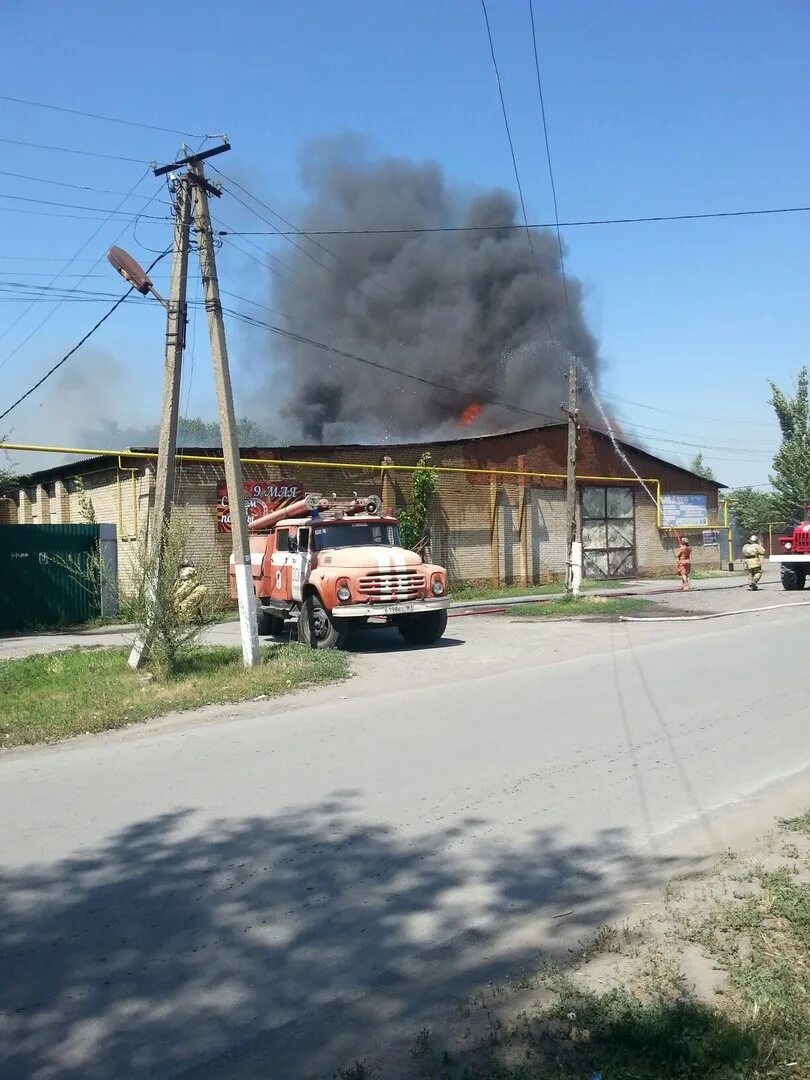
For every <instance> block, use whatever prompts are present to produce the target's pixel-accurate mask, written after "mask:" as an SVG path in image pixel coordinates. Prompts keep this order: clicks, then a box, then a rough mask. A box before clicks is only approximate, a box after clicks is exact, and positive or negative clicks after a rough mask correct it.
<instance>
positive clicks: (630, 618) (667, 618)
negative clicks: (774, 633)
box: [619, 600, 810, 622]
mask: <svg viewBox="0 0 810 1080" xmlns="http://www.w3.org/2000/svg"><path fill="white" fill-rule="evenodd" d="M792 607H810V600H799V601H798V602H797V601H794V602H793V603H792V604H767V605H766V606H765V607H756V608H739V609H738V610H737V611H711V612H707V613H706V614H705V615H650V616H648V617H647V618H645V617H644V616H643V615H620V616H619V622H702V621H704V620H706V619H727V618H728V617H729V616H730V615H756V614H757V612H760V611H777V610H778V609H780V608H792Z"/></svg>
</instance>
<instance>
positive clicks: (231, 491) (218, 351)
mask: <svg viewBox="0 0 810 1080" xmlns="http://www.w3.org/2000/svg"><path fill="white" fill-rule="evenodd" d="M188 177H189V179H190V181H191V183H192V184H193V189H194V224H195V226H196V229H197V246H198V248H199V252H200V270H201V273H202V282H203V292H204V295H205V310H206V313H207V315H208V334H209V337H210V340H211V360H212V362H213V365H214V385H215V387H216V393H217V406H218V409H219V426H220V431H221V433H222V454H223V457H224V458H225V481H226V484H227V487H228V505H229V507H230V511H231V532H232V534H233V564H234V574H235V577H236V595H237V602H238V604H239V624H240V627H241V632H242V657H243V660H244V664H245V667H255V666H256V665H257V664H258V663H259V659H260V654H259V636H258V630H257V625H256V598H255V595H254V591H253V573H252V566H251V560H250V543H249V540H248V529H247V511H246V509H245V490H244V485H243V482H242V463H241V461H240V460H239V438H238V436H237V433H236V416H235V414H234V408H233V393H232V391H231V376H230V371H229V369H228V347H227V344H226V342H225V324H224V323H223V321H222V303H221V302H220V298H219V281H218V279H217V264H216V260H215V258H214V239H213V234H212V231H211V217H210V215H209V212H208V194H209V191H210V192H211V193H213V194H214V195H217V196H218V195H219V191H218V190H217V189H216V188H212V187H210V185H209V184H208V182H207V180H206V179H205V176H204V175H203V169H202V164H201V163H200V160H199V158H193V159H192V160H190V161H189V165H188Z"/></svg>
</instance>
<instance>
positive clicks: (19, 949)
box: [0, 593, 810, 1080]
mask: <svg viewBox="0 0 810 1080" xmlns="http://www.w3.org/2000/svg"><path fill="white" fill-rule="evenodd" d="M789 599H792V598H788V597H784V596H783V595H782V594H781V593H780V594H778V595H777V594H775V593H774V594H773V595H770V596H765V595H764V594H760V598H759V600H757V598H756V597H754V596H752V598H751V600H752V604H753V603H754V602H756V604H759V603H761V604H763V605H764V604H766V603H773V602H775V601H782V600H785V601H787V600H789ZM808 632H810V607H800V608H798V609H796V610H792V611H791V610H780V611H776V612H767V613H762V614H759V615H757V614H746V615H743V616H741V617H738V618H735V619H733V620H722V621H718V622H709V623H697V624H678V625H677V626H666V625H661V624H656V625H649V626H643V625H635V624H633V625H616V624H612V625H611V624H590V625H576V624H553V625H549V624H543V623H538V622H530V621H527V620H525V619H521V616H520V614H519V612H515V613H514V614H510V615H508V616H501V617H494V616H477V617H469V618H463V619H456V620H454V621H453V622H452V623H451V626H450V629H449V631H448V637H447V639H446V640H445V642H444V643H443V644H442V645H441V646H440V647H436V648H434V649H430V650H424V651H414V650H407V649H402V648H399V647H398V646H397V645H395V644H394V642H393V641H391V642H389V643H387V644H385V643H383V644H384V645H385V647H383V648H381V649H379V648H374V647H373V646H372V645H369V647H368V649H367V651H365V652H364V653H363V654H362V655H360V657H359V658H358V661H357V663H358V671H359V675H358V677H357V678H355V679H353V680H351V681H350V682H349V683H347V684H345V685H344V686H341V687H337V688H331V689H328V690H326V691H323V692H321V693H316V692H307V693H304V694H301V695H299V696H297V697H295V698H293V699H290V700H287V701H286V702H278V703H275V704H272V703H266V702H264V703H260V704H252V705H248V706H244V707H240V708H238V709H236V708H232V709H230V710H227V711H225V712H223V710H221V709H220V710H207V711H206V712H204V713H202V714H198V715H195V716H194V717H189V716H186V717H175V718H169V719H167V720H165V721H161V722H158V723H156V724H150V725H144V726H141V727H133V728H130V729H127V730H125V731H122V732H115V733H111V734H109V735H106V736H100V737H95V738H90V739H77V740H73V741H72V742H70V743H67V744H63V745H61V746H59V747H50V748H41V749H35V750H22V751H15V752H9V753H7V754H4V755H3V756H2V758H0V822H1V823H2V827H1V828H0V866H1V867H2V869H0V1076H2V1077H3V1078H4V1080H12V1078H17V1077H20V1078H23V1077H24V1078H26V1080H32V1078H46V1077H60V1078H73V1077H76V1078H78V1077H82V1078H94V1077H99V1078H102V1077H103V1078H105V1080H107V1078H110V1077H152V1076H155V1077H167V1076H171V1075H175V1074H177V1073H181V1072H183V1071H184V1070H185V1071H186V1073H187V1075H188V1076H193V1077H195V1078H196V1077H201V1078H202V1077H243V1076H244V1077H248V1076H250V1077H253V1076H255V1077H274V1078H275V1077H279V1078H285V1080H286V1078H291V1080H292V1078H298V1077H307V1076H318V1075H327V1076H331V1075H332V1074H333V1072H334V1070H335V1069H336V1068H337V1067H338V1066H342V1065H345V1064H347V1063H349V1062H351V1061H352V1059H353V1058H354V1057H355V1056H363V1054H364V1053H365V1052H367V1051H368V1050H369V1048H370V1047H372V1048H373V1045H374V1043H375V1040H376V1041H377V1043H379V1041H380V1040H381V1039H383V1038H389V1037H405V1035H406V1034H407V1033H408V1032H410V1033H414V1032H415V1031H417V1030H418V1029H419V1027H420V1026H421V1025H422V1023H424V1022H426V1021H428V1020H429V1019H430V1018H431V1017H435V1016H436V1014H437V1011H439V1010H441V1009H442V1008H443V1007H445V1006H446V1005H447V1003H448V1002H452V1001H453V1000H454V999H455V998H457V997H459V996H461V995H463V994H464V993H465V992H470V991H473V990H475V988H476V987H477V986H479V985H482V984H485V983H486V981H487V980H488V979H491V978H500V977H502V976H503V974H504V973H505V972H506V971H509V970H514V969H516V968H519V967H520V966H522V965H524V964H527V963H528V964H532V963H536V962H537V961H538V959H539V958H540V957H549V956H556V955H563V956H564V955H566V953H567V950H568V948H569V946H571V945H572V943H573V942H575V941H576V940H577V939H578V938H581V937H582V936H583V935H584V934H586V933H587V932H588V931H589V930H590V929H592V928H594V927H595V926H598V925H600V924H601V923H604V922H605V921H608V920H613V919H617V918H620V917H622V915H623V914H624V913H625V912H626V911H627V910H628V905H629V904H631V903H632V902H633V900H634V899H637V898H638V896H639V894H640V893H642V892H644V891H645V890H648V889H655V888H657V887H660V885H661V884H662V883H663V882H664V881H665V880H667V879H668V878H670V877H671V876H673V875H675V874H687V873H691V872H693V871H696V870H697V869H698V868H699V866H700V865H701V858H702V857H703V856H705V855H707V854H712V853H714V854H716V853H718V852H719V851H721V850H722V849H723V847H724V846H725V844H726V843H727V839H726V835H727V834H726V832H724V824H723V823H724V820H725V819H724V816H723V812H724V808H729V807H733V806H735V805H738V804H739V803H740V802H743V803H749V802H750V800H751V798H752V797H753V796H754V794H755V793H758V792H763V791H764V790H768V791H769V792H770V793H771V797H772V796H773V793H774V792H775V793H776V795H777V796H779V797H780V798H781V800H782V808H783V810H784V812H789V811H790V810H791V807H789V806H787V805H784V803H785V802H786V801H790V800H789V799H788V792H790V793H791V794H790V799H794V800H796V799H799V797H800V796H801V795H802V794H806V792H807V790H808V789H807V787H806V786H805V787H804V789H803V792H802V788H801V783H800V784H799V785H798V786H797V783H796V780H797V778H798V779H799V780H800V781H801V782H802V783H803V782H804V775H803V774H802V770H805V769H807V768H808V767H809V766H810V726H809V725H808V724H807V721H806V716H807V700H806V699H807V683H806V680H804V679H803V678H801V677H800V676H801V673H802V672H803V671H806V670H807V639H808ZM790 777H792V778H793V780H792V781H790V782H789V781H788V778H790ZM774 785H775V787H774ZM797 792H798V794H797Z"/></svg>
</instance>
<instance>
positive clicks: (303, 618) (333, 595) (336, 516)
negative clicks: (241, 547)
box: [230, 495, 449, 649]
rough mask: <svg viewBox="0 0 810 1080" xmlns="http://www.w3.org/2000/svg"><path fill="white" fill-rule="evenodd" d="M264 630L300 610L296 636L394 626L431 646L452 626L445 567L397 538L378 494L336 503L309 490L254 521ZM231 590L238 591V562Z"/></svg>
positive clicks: (320, 641) (316, 641)
mask: <svg viewBox="0 0 810 1080" xmlns="http://www.w3.org/2000/svg"><path fill="white" fill-rule="evenodd" d="M249 529H250V532H251V537H250V555H251V570H252V576H253V589H254V592H255V594H256V603H257V608H258V619H259V633H260V634H268V633H279V632H281V631H282V629H283V627H284V624H285V623H286V622H288V621H289V620H291V619H295V620H296V622H297V627H298V640H299V641H301V642H304V643H306V644H307V645H310V646H312V647H313V648H316V649H323V648H340V647H342V646H344V645H345V644H346V642H347V639H348V637H349V632H350V629H351V627H352V626H356V625H358V624H361V623H370V624H371V625H393V626H396V627H397V629H398V630H399V632H400V634H401V636H402V637H403V638H404V639H405V641H407V642H408V643H410V644H414V645H417V644H418V645H429V644H432V643H433V642H435V641H438V640H439V638H440V637H441V636H442V634H443V633H444V630H445V627H446V626H447V608H448V605H449V600H448V598H447V572H446V570H445V569H444V567H441V566H434V565H432V564H430V563H424V562H423V561H422V558H421V556H420V555H418V554H417V553H416V552H415V551H410V550H408V549H406V548H403V547H402V546H401V544H400V537H399V523H398V522H397V519H396V517H394V516H393V515H390V514H381V513H380V501H379V499H378V498H377V496H376V495H372V496H369V497H367V498H362V499H358V498H354V499H351V500H348V501H346V502H335V501H330V500H327V499H323V498H319V497H317V496H311V495H310V496H307V498H306V499H303V500H301V501H299V502H297V503H294V504H293V505H291V506H287V507H284V508H282V509H279V510H275V511H273V512H272V513H270V514H266V515H265V516H264V517H261V518H258V519H256V520H254V521H252V522H251V523H250V526H249ZM230 588H231V596H232V597H233V596H235V595H236V588H235V579H234V573H233V565H231V572H230Z"/></svg>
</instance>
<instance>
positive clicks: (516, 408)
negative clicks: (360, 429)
mask: <svg viewBox="0 0 810 1080" xmlns="http://www.w3.org/2000/svg"><path fill="white" fill-rule="evenodd" d="M241 299H243V300H244V298H243V297H242V298H241ZM223 311H224V312H225V314H226V315H228V316H230V317H231V318H235V319H238V320H239V321H241V322H243V323H245V324H246V325H249V326H255V327H259V328H261V329H264V330H269V331H270V332H271V333H273V334H277V335H279V336H280V337H284V338H287V339H289V340H292V341H296V342H298V343H299V344H304V345H309V346H311V347H312V348H315V349H320V350H322V351H324V352H329V353H333V354H334V355H336V356H340V357H342V358H344V359H347V360H352V361H355V362H356V363H360V364H364V365H365V366H367V367H371V368H375V369H376V370H378V371H385V372H387V373H388V374H389V375H397V376H400V377H401V378H404V379H409V380H411V381H413V382H418V383H421V384H423V385H425V386H430V387H431V388H433V389H435V390H444V391H447V392H449V393H453V394H458V395H459V396H461V397H463V398H465V399H469V398H470V397H471V396H474V394H475V393H476V391H474V390H470V389H468V388H464V387H461V386H457V385H453V384H450V383H445V382H440V381H438V380H437V379H431V378H428V377H427V376H422V375H416V374H414V373H413V372H408V371H403V370H402V369H401V368H395V367H391V366H390V365H388V364H383V363H380V362H378V361H375V360H370V359H369V358H368V357H364V356H359V355H358V354H357V353H354V352H349V351H348V350H346V349H340V348H337V347H336V346H334V345H329V344H327V343H326V342H323V341H317V340H316V339H314V338H310V337H306V336H304V335H303V334H297V333H295V332H294V331H291V330H285V329H284V328H283V327H281V326H276V325H274V324H272V323H268V322H266V321H264V320H263V319H257V318H256V317H255V316H253V315H248V314H247V313H246V312H243V311H238V310H236V309H233V308H223ZM284 317H285V318H286V317H287V316H284ZM486 404H487V405H497V406H500V407H501V408H505V409H509V410H510V411H512V412H519V413H523V414H525V415H528V416H535V417H538V418H540V419H542V420H545V421H551V422H552V423H554V424H560V423H562V422H563V421H561V420H560V418H559V417H557V416H553V415H551V414H550V413H544V412H540V411H539V410H537V409H529V408H526V407H524V406H521V405H516V404H514V403H513V402H509V401H503V400H501V399H500V398H496V397H490V398H488V399H487V401H486ZM589 426H590V425H589ZM592 430H594V431H599V432H600V433H601V434H604V435H608V434H609V432H607V431H604V430H603V429H601V428H596V427H593V428H592ZM639 438H641V439H642V440H643V441H645V442H648V443H650V442H653V441H655V442H659V443H667V444H670V445H676V446H681V445H684V446H694V447H695V448H697V449H704V450H705V449H712V448H711V447H707V446H706V445H704V444H701V445H697V444H690V443H681V442H679V441H677V440H672V439H652V438H649V437H647V436H644V435H640V436H639ZM619 439H620V441H621V434H620V435H619ZM636 449H643V448H640V447H636ZM717 449H719V450H721V451H724V450H725V451H734V450H735V449H736V448H732V447H718V448H717ZM729 460H734V461H744V460H750V461H760V460H765V459H764V458H759V457H757V458H753V457H752V458H750V459H746V458H733V459H729Z"/></svg>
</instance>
